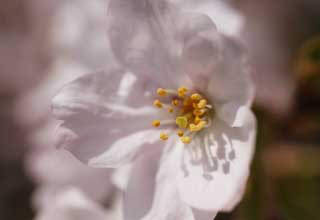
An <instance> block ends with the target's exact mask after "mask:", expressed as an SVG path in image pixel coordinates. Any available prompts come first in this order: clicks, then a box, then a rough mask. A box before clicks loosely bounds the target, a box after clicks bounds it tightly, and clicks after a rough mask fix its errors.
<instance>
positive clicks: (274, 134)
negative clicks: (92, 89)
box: [0, 0, 320, 220]
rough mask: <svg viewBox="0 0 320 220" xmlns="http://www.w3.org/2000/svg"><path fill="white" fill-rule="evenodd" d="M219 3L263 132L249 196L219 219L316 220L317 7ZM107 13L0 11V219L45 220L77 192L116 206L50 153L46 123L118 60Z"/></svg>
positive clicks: (74, 166) (88, 8) (37, 6)
mask: <svg viewBox="0 0 320 220" xmlns="http://www.w3.org/2000/svg"><path fill="white" fill-rule="evenodd" d="M212 1H215V2H216V7H213V8H206V12H207V13H210V14H211V16H212V17H213V19H214V21H215V22H216V23H217V26H218V29H220V31H221V32H223V33H224V34H226V35H228V36H231V37H236V38H239V39H240V40H241V41H242V42H243V44H245V45H246V47H247V50H248V53H249V55H250V58H251V61H252V64H253V67H254V73H253V78H254V81H255V83H256V93H257V94H256V100H255V104H254V111H255V113H256V115H257V118H258V122H259V128H258V141H257V150H256V155H255V158H254V162H253V165H252V173H251V178H250V181H249V183H248V188H247V192H246V195H245V198H244V200H243V201H242V202H241V204H240V205H239V206H238V207H237V208H236V209H235V210H234V211H233V212H232V213H227V214H219V215H218V217H217V218H216V219H218V220H263V219H265V220H301V219H308V220H319V219H320V212H318V209H319V207H320V1H319V0H281V1H279V0H229V1H228V0H225V1H224V0H212ZM106 8H107V4H106V1H104V0H28V1H21V0H1V1H0V146H1V147H0V219H1V220H21V219H23V220H29V219H34V218H38V217H39V213H41V212H42V210H44V209H46V207H47V206H48V204H51V205H52V203H53V202H54V201H56V200H55V199H56V195H57V194H59V192H63V190H65V189H67V187H70V186H77V187H78V188H81V189H82V190H83V191H84V192H85V194H88V195H89V194H90V195H92V194H93V196H92V197H91V198H90V200H93V201H95V202H98V203H99V204H100V205H101V207H104V208H107V209H109V208H110V207H111V206H112V205H111V202H110V200H114V199H116V195H114V190H113V189H112V187H109V188H108V187H107V188H106V187H104V188H103V189H101V187H100V188H99V187H95V189H96V190H98V191H94V192H92V191H91V189H92V186H91V185H92V182H94V181H96V182H99V178H105V179H108V178H109V177H110V174H109V173H108V172H103V174H102V173H101V172H100V170H99V171H97V170H94V169H91V168H88V167H85V166H84V165H82V164H80V163H79V162H78V161H76V160H75V159H74V158H72V157H70V156H69V155H68V154H65V153H64V152H58V151H56V150H55V149H53V142H54V139H53V137H52V135H53V131H54V127H55V121H54V120H53V119H52V118H51V117H50V99H51V97H52V96H53V95H54V94H55V93H56V92H57V91H58V89H59V88H60V87H61V86H62V85H64V84H66V83H67V82H69V81H71V80H72V79H74V78H76V77H77V76H79V75H82V74H85V73H87V72H91V71H94V70H97V69H102V68H103V67H104V66H105V65H106V63H107V62H106V60H107V59H108V58H110V55H109V54H108V48H109V45H108V41H107V39H106V30H105V23H104V22H105V16H106ZM230 62H232V61H230ZM57 167H60V169H59V168H58V169H57ZM88 179H89V180H91V181H89V182H88ZM105 179H104V180H105ZM90 184H91V185H90ZM89 186H91V187H89ZM57 201H58V200H57ZM39 219H41V218H39ZM43 219H44V218H43ZM56 219H59V218H56ZM110 219H115V218H113V217H110Z"/></svg>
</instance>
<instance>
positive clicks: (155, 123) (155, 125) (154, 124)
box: [152, 120, 161, 127]
mask: <svg viewBox="0 0 320 220" xmlns="http://www.w3.org/2000/svg"><path fill="white" fill-rule="evenodd" d="M160 124H161V123H160V121H159V120H153V121H152V125H153V126H154V127H159V126H160Z"/></svg>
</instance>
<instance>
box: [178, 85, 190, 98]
mask: <svg viewBox="0 0 320 220" xmlns="http://www.w3.org/2000/svg"><path fill="white" fill-rule="evenodd" d="M187 92H188V89H187V88H186V87H184V86H181V87H179V88H178V96H179V97H181V98H183V97H185V95H186V93H187Z"/></svg>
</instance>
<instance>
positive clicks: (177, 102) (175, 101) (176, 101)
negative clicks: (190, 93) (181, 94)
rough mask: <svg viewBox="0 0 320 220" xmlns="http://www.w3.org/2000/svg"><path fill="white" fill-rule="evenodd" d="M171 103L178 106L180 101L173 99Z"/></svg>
mask: <svg viewBox="0 0 320 220" xmlns="http://www.w3.org/2000/svg"><path fill="white" fill-rule="evenodd" d="M171 104H172V105H173V106H178V105H179V104H180V102H179V100H178V99H174V100H172V102H171Z"/></svg>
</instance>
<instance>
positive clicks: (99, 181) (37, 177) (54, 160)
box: [26, 149, 115, 208]
mask: <svg viewBox="0 0 320 220" xmlns="http://www.w3.org/2000/svg"><path fill="white" fill-rule="evenodd" d="M26 165H27V166H26V168H27V171H28V173H29V174H30V176H31V177H32V178H33V181H35V183H37V184H39V185H40V187H39V188H37V190H36V192H35V196H34V202H35V206H36V207H37V208H39V207H41V206H43V205H44V204H50V202H51V199H52V196H53V195H55V194H57V193H58V192H60V191H61V190H62V189H65V188H66V187H68V186H70V185H72V186H75V187H77V188H79V189H80V190H82V191H83V192H84V194H86V195H88V196H89V197H90V199H92V200H95V201H104V200H106V199H108V197H110V196H111V195H112V193H113V192H114V190H115V187H114V186H113V185H112V184H111V182H110V176H111V172H112V170H110V169H94V168H92V167H88V166H86V165H84V164H83V163H80V162H79V161H78V160H76V159H75V158H73V157H72V156H71V155H70V154H69V153H68V152H66V151H63V150H56V149H45V150H38V151H33V152H32V153H31V154H30V156H29V157H27V163H26Z"/></svg>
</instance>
